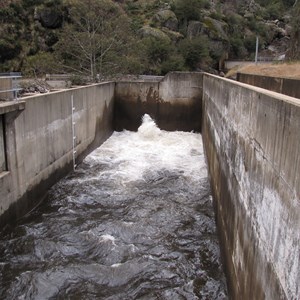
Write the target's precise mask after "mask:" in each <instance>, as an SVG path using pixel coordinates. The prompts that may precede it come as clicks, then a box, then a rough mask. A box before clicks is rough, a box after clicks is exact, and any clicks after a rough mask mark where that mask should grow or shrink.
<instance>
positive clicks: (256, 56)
mask: <svg viewBox="0 0 300 300" xmlns="http://www.w3.org/2000/svg"><path fill="white" fill-rule="evenodd" d="M257 60H258V35H257V36H256V50H255V64H256V65H257Z"/></svg>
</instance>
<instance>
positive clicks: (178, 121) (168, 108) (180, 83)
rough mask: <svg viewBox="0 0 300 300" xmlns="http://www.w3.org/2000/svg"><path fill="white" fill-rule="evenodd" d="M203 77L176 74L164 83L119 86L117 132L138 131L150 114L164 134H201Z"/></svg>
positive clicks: (184, 73) (136, 83)
mask: <svg viewBox="0 0 300 300" xmlns="http://www.w3.org/2000/svg"><path fill="white" fill-rule="evenodd" d="M201 107H202V74H201V73H197V72H195V73H191V72H172V73H169V74H167V75H166V76H165V77H164V78H163V79H162V80H160V81H153V80H152V81H122V82H117V83H116V93H115V113H114V117H115V119H114V120H115V121H114V124H115V128H116V130H122V129H127V130H137V128H138V127H139V126H140V124H141V118H142V116H143V115H144V114H145V113H148V114H149V115H150V116H151V117H152V118H154V119H155V121H156V123H157V125H158V126H159V128H161V129H164V130H184V131H192V130H195V131H200V129H201Z"/></svg>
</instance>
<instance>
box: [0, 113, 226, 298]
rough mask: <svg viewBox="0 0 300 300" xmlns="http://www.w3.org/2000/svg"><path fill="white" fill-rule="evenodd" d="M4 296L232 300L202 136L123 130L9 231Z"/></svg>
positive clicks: (148, 126) (0, 289)
mask: <svg viewBox="0 0 300 300" xmlns="http://www.w3.org/2000/svg"><path fill="white" fill-rule="evenodd" d="M0 271H1V275H0V299H227V292H226V284H225V278H224V274H223V272H222V266H221V262H220V250H219V244H218V238H217V235H216V225H215V222H214V213H213V208H212V199H211V194H210V188H209V183H208V178H207V169H206V165H205V160H204V154H203V148H202V142H201V135H198V134H194V133H182V132H175V133H171V132H169V133H168V132H164V131H160V130H159V129H158V128H157V127H156V126H155V124H154V123H153V122H152V120H150V119H149V118H147V117H146V118H145V121H144V123H143V125H142V126H141V127H140V129H139V132H137V133H133V132H126V131H125V132H121V133H114V134H113V136H112V137H111V138H110V139H109V140H108V141H107V142H106V143H105V144H103V145H102V146H101V147H100V148H99V149H97V150H96V151H95V152H93V153H92V154H91V155H90V156H88V157H87V158H86V159H85V161H84V163H82V164H81V165H80V166H79V167H78V169H77V170H76V171H75V172H73V173H72V174H70V175H69V176H68V177H67V178H65V179H64V180H62V181H60V182H59V183H58V184H56V185H55V186H54V187H53V188H52V189H51V190H50V191H49V193H48V195H47V197H46V200H45V201H44V202H43V204H42V205H41V206H40V207H38V209H36V210H35V211H34V212H32V213H31V214H30V215H28V216H27V217H25V218H24V219H23V220H22V222H20V224H19V225H17V226H16V227H15V228H14V229H13V230H12V231H9V232H8V231H6V232H2V234H1V235H0Z"/></svg>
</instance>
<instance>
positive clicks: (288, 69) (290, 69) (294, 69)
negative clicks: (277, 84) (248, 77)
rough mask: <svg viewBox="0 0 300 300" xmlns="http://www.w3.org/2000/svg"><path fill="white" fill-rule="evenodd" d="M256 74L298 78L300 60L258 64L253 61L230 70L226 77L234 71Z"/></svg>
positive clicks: (299, 74)
mask: <svg viewBox="0 0 300 300" xmlns="http://www.w3.org/2000/svg"><path fill="white" fill-rule="evenodd" d="M238 72H240V73H246V74H257V75H264V76H272V77H285V78H296V79H300V62H294V63H276V64H259V65H255V64H254V63H252V64H249V65H247V66H242V67H240V68H239V67H237V68H234V69H232V70H230V71H229V72H228V73H227V74H226V77H234V76H235V75H236V73H238Z"/></svg>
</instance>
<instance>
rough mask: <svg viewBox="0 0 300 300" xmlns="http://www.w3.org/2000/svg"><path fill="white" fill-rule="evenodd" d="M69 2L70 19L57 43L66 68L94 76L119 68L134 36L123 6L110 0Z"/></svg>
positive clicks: (72, 0) (112, 71) (114, 71)
mask: <svg viewBox="0 0 300 300" xmlns="http://www.w3.org/2000/svg"><path fill="white" fill-rule="evenodd" d="M67 5H68V6H69V23H68V24H65V26H64V28H63V31H62V34H61V36H60V39H59V42H58V44H57V46H56V50H58V52H59V55H60V57H61V59H62V63H63V65H64V66H65V68H66V69H67V70H68V71H72V72H75V73H78V74H81V75H88V76H90V77H91V79H92V80H95V78H96V76H97V74H100V76H101V77H103V76H105V75H107V74H111V73H117V72H119V71H120V70H119V69H120V66H122V64H120V63H119V62H120V60H121V59H124V58H125V57H126V54H127V51H128V48H129V42H130V37H131V33H130V25H129V22H128V19H127V17H126V15H125V13H124V12H123V11H122V9H121V8H120V6H119V5H118V4H115V3H114V2H113V1H110V0H87V1H80V0H68V2H67Z"/></svg>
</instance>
